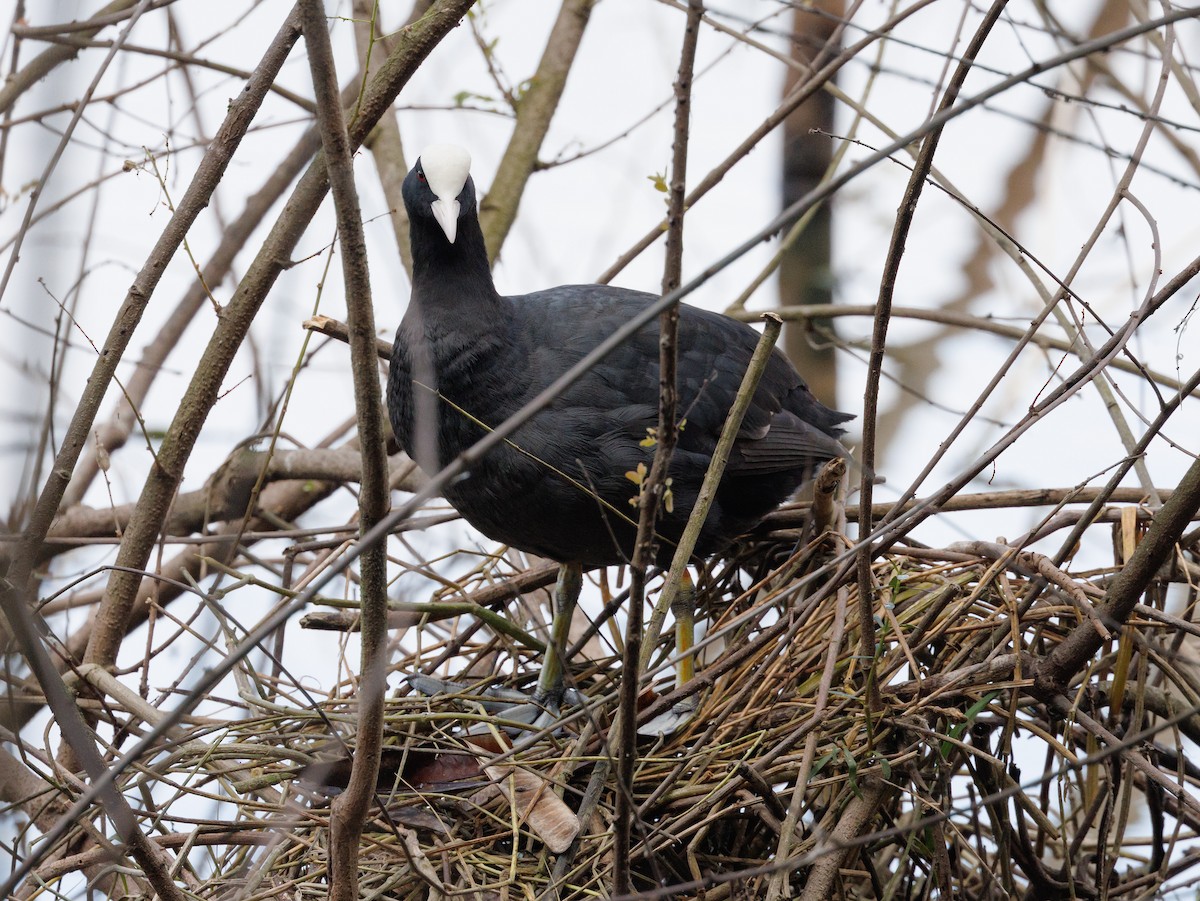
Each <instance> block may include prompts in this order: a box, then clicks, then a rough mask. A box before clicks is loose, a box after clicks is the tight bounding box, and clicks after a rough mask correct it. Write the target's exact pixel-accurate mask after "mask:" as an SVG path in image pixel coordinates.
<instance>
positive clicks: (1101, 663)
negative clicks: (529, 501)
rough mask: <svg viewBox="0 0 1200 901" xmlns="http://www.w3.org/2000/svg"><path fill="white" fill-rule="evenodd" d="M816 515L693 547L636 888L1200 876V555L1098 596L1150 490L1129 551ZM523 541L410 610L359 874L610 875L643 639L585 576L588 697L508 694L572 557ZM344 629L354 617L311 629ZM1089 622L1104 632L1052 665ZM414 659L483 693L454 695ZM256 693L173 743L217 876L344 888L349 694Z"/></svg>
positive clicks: (634, 874)
mask: <svg viewBox="0 0 1200 901" xmlns="http://www.w3.org/2000/svg"><path fill="white" fill-rule="evenodd" d="M803 514H804V511H803V510H792V511H790V512H789V511H786V510H785V511H782V512H781V513H779V514H777V515H776V516H775V517H773V519H772V520H771V522H769V523H768V524H767V528H766V529H765V530H764V531H762V532H761V533H760V534H759V535H758V536H756V537H755V539H754V540H753V541H752V542H750V543H746V544H742V545H740V546H738V547H737V548H736V549H735V551H734V553H732V554H731V555H730V556H728V557H726V558H724V559H720V560H716V561H712V562H710V564H709V565H708V567H707V568H706V569H705V570H704V571H703V572H701V573H700V575H699V578H698V579H697V582H696V606H697V608H698V610H699V612H700V614H701V616H702V618H703V617H707V627H706V630H705V637H704V639H703V640H702V641H701V642H700V644H699V646H698V654H699V655H700V658H701V661H700V664H699V666H698V676H697V678H696V680H695V681H694V682H693V683H691V684H690V685H689V686H686V687H685V688H683V689H676V688H675V687H674V682H673V680H672V673H671V666H670V658H671V657H672V654H673V651H674V641H673V636H672V635H671V633H670V630H669V629H668V630H664V631H663V634H662V636H661V637H659V638H658V646H657V647H656V649H655V651H656V653H655V655H654V656H653V660H654V664H653V665H652V667H651V672H650V674H649V675H648V676H647V677H646V679H647V682H648V684H649V685H650V688H648V689H647V690H645V691H644V692H643V694H642V697H641V699H640V703H641V705H642V707H643V710H642V714H641V718H642V719H643V720H644V719H646V718H648V717H650V716H653V715H654V714H655V713H656V712H661V711H663V710H665V709H669V708H670V707H671V705H672V704H675V703H678V702H679V701H680V700H681V699H684V700H685V704H686V703H691V704H693V705H694V713H693V715H692V716H691V718H690V719H688V720H687V721H686V722H684V723H683V724H681V725H680V726H678V728H676V729H675V731H673V732H671V733H670V734H667V735H661V736H651V737H640V738H639V739H638V741H637V742H636V747H637V756H636V767H635V769H634V780H633V785H632V809H633V810H634V811H635V814H636V817H635V821H634V823H633V826H632V835H633V842H632V846H631V848H630V851H629V855H628V858H627V865H628V867H629V870H630V874H631V878H632V882H633V884H634V886H635V889H636V890H637V892H639V893H640V896H643V897H673V898H706V899H713V898H789V897H813V898H819V897H845V898H873V897H897V898H900V897H903V898H926V897H964V898H1010V897H1018V896H1021V895H1027V896H1029V897H1039V898H1052V897H1063V898H1067V897H1074V898H1088V897H1101V896H1104V897H1114V898H1115V897H1144V896H1146V895H1148V894H1153V893H1154V891H1155V890H1156V889H1158V888H1161V887H1162V886H1163V885H1164V884H1166V883H1167V882H1170V883H1171V884H1172V885H1180V884H1186V883H1187V882H1188V881H1189V876H1188V874H1189V872H1191V871H1192V870H1194V869H1195V868H1196V867H1197V865H1198V864H1200V857H1198V856H1197V855H1196V854H1193V853H1190V852H1185V851H1183V850H1182V849H1184V848H1186V847H1187V842H1188V841H1189V839H1191V838H1192V837H1193V835H1194V832H1193V830H1194V829H1196V828H1197V826H1198V825H1200V810H1197V809H1196V804H1195V802H1194V801H1192V800H1191V798H1190V797H1189V795H1188V792H1187V788H1188V787H1189V786H1191V785H1192V783H1194V782H1195V781H1196V779H1197V778H1198V776H1200V773H1197V770H1196V767H1195V765H1194V764H1193V763H1192V762H1191V761H1190V760H1189V759H1188V754H1187V751H1186V746H1187V745H1188V742H1189V741H1194V740H1200V722H1198V721H1197V717H1196V716H1195V715H1194V714H1190V713H1189V709H1188V708H1190V707H1191V706H1192V705H1194V704H1195V703H1196V698H1197V697H1198V696H1200V679H1197V675H1196V673H1195V672H1194V668H1193V667H1192V666H1191V664H1190V662H1189V660H1188V654H1187V653H1186V645H1185V644H1184V642H1185V640H1186V639H1187V637H1188V636H1189V635H1192V634H1195V633H1196V632H1197V631H1198V627H1197V626H1196V625H1192V624H1191V622H1190V618H1191V614H1192V612H1193V608H1194V605H1195V602H1196V599H1197V595H1196V591H1197V589H1196V582H1195V581H1192V580H1191V579H1192V576H1193V575H1194V573H1195V567H1194V565H1192V564H1190V563H1189V562H1188V555H1186V554H1184V553H1182V552H1179V551H1177V552H1176V553H1175V554H1174V555H1173V558H1172V562H1171V563H1170V564H1169V565H1168V566H1166V567H1163V568H1161V569H1160V570H1159V572H1158V573H1157V574H1156V577H1155V579H1154V580H1153V581H1152V583H1151V585H1150V586H1149V588H1148V589H1147V590H1145V591H1143V592H1142V593H1141V594H1140V596H1139V600H1138V603H1137V605H1136V607H1134V608H1133V610H1132V613H1131V614H1130V615H1129V616H1128V617H1127V618H1126V619H1125V621H1124V622H1113V621H1112V620H1111V617H1110V613H1111V611H1110V610H1109V609H1108V608H1107V607H1106V606H1105V605H1106V604H1107V603H1108V599H1109V595H1110V589H1111V586H1112V584H1113V580H1114V576H1115V575H1116V574H1117V573H1118V572H1120V570H1121V568H1122V566H1123V564H1124V562H1125V557H1126V556H1127V555H1128V554H1129V553H1130V552H1131V551H1132V549H1134V548H1136V546H1137V543H1138V541H1139V540H1140V538H1141V537H1142V535H1143V534H1144V532H1145V530H1146V527H1147V523H1148V522H1149V521H1150V516H1149V514H1148V512H1147V511H1145V510H1144V509H1141V508H1139V507H1137V506H1136V505H1130V506H1127V507H1124V508H1118V507H1109V508H1106V510H1105V514H1104V515H1103V516H1101V517H1100V519H1101V520H1102V521H1103V520H1104V519H1108V520H1110V521H1112V525H1111V526H1109V528H1111V529H1112V530H1113V535H1114V557H1113V562H1112V565H1111V566H1110V567H1108V568H1104V569H1093V570H1089V571H1086V572H1081V571H1074V570H1073V569H1071V567H1070V564H1069V563H1068V564H1064V565H1061V566H1055V565H1053V563H1052V561H1050V560H1048V559H1046V558H1043V557H1040V556H1038V555H1037V554H1034V553H1031V552H1020V553H1018V552H1015V551H1014V550H1013V549H1012V548H1009V547H1007V546H1006V545H1002V544H990V543H982V542H972V543H965V544H960V545H955V546H952V547H949V548H943V549H933V548H928V547H919V546H916V545H905V544H900V543H898V544H896V545H895V546H894V547H893V548H892V549H891V550H890V551H889V552H888V553H886V554H885V555H883V556H880V557H878V558H877V559H876V560H875V561H874V562H873V564H872V565H871V567H870V573H869V579H867V580H866V581H865V583H864V579H863V575H864V574H863V573H862V572H859V571H856V567H855V565H854V559H853V557H852V556H848V555H849V554H850V553H851V552H850V551H848V549H849V548H850V543H849V541H848V540H846V539H845V538H844V537H842V536H841V535H839V534H838V533H837V531H836V530H834V531H831V532H828V533H826V535H825V538H824V539H823V540H821V539H818V540H805V536H804V535H803V533H802V532H798V531H795V530H796V529H798V528H799V527H800V526H801V524H802V523H803V520H804V516H803ZM1092 528H1093V529H1101V528H1106V527H1105V526H1103V525H1094V526H1092ZM798 539H799V540H800V543H797V541H798ZM502 561H503V558H502V559H501V561H499V562H498V561H495V560H493V561H491V565H490V566H488V567H481V568H480V569H478V570H477V571H476V572H475V573H474V575H473V576H472V578H471V579H470V580H467V579H464V580H462V581H461V582H460V584H456V585H453V586H448V587H447V588H446V589H445V590H444V591H443V592H441V593H440V597H435V598H433V599H432V601H430V599H428V598H427V599H424V600H423V601H422V603H421V604H412V605H409V606H408V607H405V608H404V609H399V610H397V611H396V612H394V613H393V616H394V617H395V618H396V621H395V622H394V623H393V625H396V626H400V627H404V628H406V629H407V630H408V633H409V635H410V636H416V635H419V640H417V641H413V642H411V643H410V642H407V641H398V642H397V643H396V644H395V645H394V648H393V658H394V660H395V673H396V674H397V675H396V677H394V678H393V679H392V680H391V683H390V691H389V695H388V700H387V703H386V717H387V725H386V738H385V745H386V748H385V752H384V755H383V762H382V768H381V772H380V777H379V783H378V801H379V803H378V804H377V805H376V806H375V808H374V815H373V819H372V821H371V822H369V823H368V824H367V826H366V829H365V831H364V835H363V844H362V853H361V859H360V867H361V873H360V880H361V891H362V897H374V898H396V899H401V898H403V899H417V898H422V899H423V898H439V897H445V898H449V897H456V898H457V897H461V898H481V899H492V898H496V899H500V898H593V897H607V896H608V895H609V893H610V892H611V887H612V885H613V878H614V874H613V869H614V866H615V865H616V864H617V860H616V856H617V852H616V850H615V846H614V839H613V834H614V832H613V827H614V823H615V819H616V817H617V808H618V803H617V802H618V793H619V792H620V791H621V790H622V789H621V786H620V785H619V782H618V779H617V776H616V772H617V769H616V766H615V765H614V754H615V753H616V751H615V750H614V748H613V747H612V746H611V739H612V737H613V729H614V726H613V724H614V723H615V722H616V721H617V719H618V716H617V714H618V704H619V700H618V698H619V691H618V686H619V683H620V680H621V678H622V672H621V654H620V648H619V642H620V638H621V635H620V629H619V628H618V627H616V626H615V625H614V622H615V620H612V619H610V620H609V621H607V622H606V621H603V620H605V618H606V617H611V615H612V613H613V611H615V610H619V609H620V604H619V601H620V599H621V595H620V588H621V585H619V584H617V585H614V586H611V587H610V586H608V585H606V584H605V583H604V582H603V581H602V579H603V577H602V576H599V575H597V574H593V575H592V576H591V579H592V580H593V584H599V585H600V589H601V590H600V591H598V592H595V593H596V594H599V596H600V601H598V602H597V603H595V604H594V605H593V607H592V612H591V617H590V619H591V620H593V622H591V623H589V622H586V621H585V620H584V619H583V618H582V616H581V618H580V620H579V621H578V622H577V623H576V625H577V626H578V627H579V628H577V629H576V630H575V637H576V638H577V639H579V640H578V641H577V642H576V643H577V645H579V646H578V647H577V648H576V650H575V653H574V655H573V657H572V659H571V661H570V663H569V680H570V683H571V684H572V685H573V686H574V688H575V689H577V691H578V692H579V695H580V703H579V705H578V706H568V707H567V708H566V709H565V710H564V711H563V714H562V717H561V720H560V721H559V722H558V723H557V724H556V725H555V727H554V728H552V729H546V730H542V731H541V732H538V733H510V732H506V731H504V730H503V729H502V728H500V725H499V723H498V721H497V718H496V716H495V714H494V713H492V712H489V709H487V708H486V707H485V704H486V702H487V698H486V696H485V689H487V688H489V687H493V686H503V687H505V688H511V689H517V690H525V691H527V690H529V689H530V687H531V685H532V681H533V679H534V678H535V672H536V663H537V660H538V658H539V654H538V652H537V642H536V640H534V639H531V638H530V637H529V636H531V635H533V636H536V635H537V634H538V629H537V628H534V626H535V625H536V626H540V627H541V628H542V629H544V626H545V623H544V620H545V617H546V611H547V607H548V605H547V597H546V595H545V592H546V589H545V587H544V586H546V585H547V584H548V583H549V582H550V580H551V579H552V578H553V572H554V570H553V567H552V566H548V565H545V564H542V565H533V566H532V567H531V568H529V569H525V570H512V571H505V572H502V571H501V567H502ZM609 575H610V576H611V575H612V574H611V573H610V574H609ZM864 584H866V585H867V587H868V590H869V596H867V597H865V598H864V597H862V596H861V595H860V590H861V588H862V587H863V585H864ZM1171 585H1174V588H1173V589H1171V591H1170V595H1171V599H1172V604H1171V606H1172V609H1173V610H1174V611H1175V612H1174V613H1169V612H1167V611H1166V610H1165V609H1164V599H1165V598H1166V597H1167V596H1168V588H1169V587H1170V586H1171ZM1181 585H1182V588H1181V587H1180V586H1181ZM653 588H654V582H653V581H652V582H651V589H652V591H651V596H650V599H649V600H650V602H652V601H653ZM1181 591H1182V592H1186V597H1183V598H1182V603H1180V600H1181V594H1180V593H1181ZM606 601H611V602H610V603H605V602H606ZM439 602H440V603H441V606H439ZM401 606H403V605H401ZM864 616H869V620H868V621H867V623H866V626H867V628H866V629H865V630H864V619H863V617H864ZM618 617H619V614H618ZM339 618H340V619H339ZM595 620H601V621H600V622H594V621H595ZM702 621H703V619H702ZM339 623H340V626H341V627H344V626H346V625H347V624H349V623H352V618H351V619H350V620H347V619H346V615H345V614H344V613H334V614H332V615H329V616H321V615H317V616H314V617H313V618H312V619H310V621H309V622H308V623H307V625H309V626H317V627H324V628H334V627H339ZM505 623H511V624H514V626H515V627H513V626H505V625H504V624H505ZM589 625H591V628H588V626H589ZM1089 630H1090V633H1091V635H1094V636H1095V638H1094V640H1093V639H1092V638H1091V637H1090V636H1089ZM401 631H403V629H402V630H401ZM393 634H397V633H393ZM542 634H544V631H543V632H542ZM1073 641H1074V642H1078V641H1084V642H1085V643H1086V642H1090V643H1091V645H1093V646H1094V647H1095V648H1096V650H1095V652H1094V653H1090V654H1089V655H1088V656H1087V659H1086V663H1085V664H1084V665H1082V666H1078V667H1077V668H1076V669H1075V670H1073V671H1066V672H1062V673H1059V672H1057V671H1054V672H1052V673H1051V674H1050V675H1048V672H1049V671H1050V664H1051V663H1052V662H1055V661H1058V662H1061V660H1060V657H1061V654H1062V652H1061V651H1060V650H1059V649H1061V648H1064V647H1066V646H1067V645H1068V644H1069V643H1070V642H1073ZM404 648H406V649H404ZM414 648H415V649H414ZM1056 654H1058V655H1059V656H1056ZM408 673H437V674H440V675H443V676H447V677H450V678H453V679H456V680H457V681H459V682H460V683H461V684H462V685H463V686H464V687H463V688H462V689H461V690H459V691H450V692H446V693H442V694H438V695H436V696H432V697H429V696H425V695H422V694H420V693H417V692H415V691H413V690H411V689H410V688H409V687H408V685H407V683H406V682H405V681H404V680H403V679H402V678H400V675H401V674H408ZM1051 675H1054V676H1058V680H1057V681H1054V680H1053V679H1052V678H1051ZM251 696H253V697H254V698H255V700H254V701H253V702H252V703H249V702H248V703H247V705H246V708H247V709H246V710H245V711H244V713H245V716H244V717H243V718H241V719H240V720H237V721H224V722H222V723H220V724H219V727H218V726H217V725H216V724H214V726H213V734H207V735H206V734H205V731H204V730H203V729H200V728H198V729H197V730H196V731H195V732H194V733H193V735H194V739H193V740H192V741H191V742H187V743H184V744H182V745H180V746H179V747H178V748H177V749H176V751H175V753H174V755H173V756H172V757H171V758H170V759H169V761H168V762H167V764H166V767H167V769H168V771H169V775H168V776H167V778H169V779H173V780H174V781H175V782H176V784H177V785H178V786H179V791H180V792H181V793H182V794H187V793H194V794H196V795H199V796H202V797H204V798H206V799H217V800H220V801H221V802H223V803H225V804H233V805H235V812H234V813H233V814H232V815H231V816H228V817H225V816H222V817H221V818H219V819H214V820H213V821H212V822H211V823H207V824H205V825H203V826H201V827H200V828H199V829H198V831H197V833H196V834H197V836H198V838H197V841H199V842H200V843H201V844H206V845H211V846H212V851H211V853H212V855H213V867H212V871H213V872H215V873H217V874H220V875H219V876H217V877H214V878H213V879H212V882H211V883H210V884H208V885H205V886H202V887H200V894H201V896H204V897H222V896H227V895H228V896H233V895H234V894H236V895H237V896H238V897H241V898H247V899H254V898H269V897H283V898H306V897H314V898H316V897H324V896H325V893H326V892H327V890H328V883H327V875H328V874H327V869H326V861H327V856H326V855H327V847H328V840H329V809H330V808H329V804H330V799H331V798H332V797H333V796H335V795H336V794H337V793H338V791H339V790H340V787H341V786H343V785H344V784H345V779H346V776H347V773H348V770H349V766H350V759H351V757H352V754H353V748H354V744H355V738H354V724H355V720H356V692H355V688H354V686H352V685H349V684H347V685H343V686H341V687H340V688H339V689H338V690H336V691H335V692H334V693H332V694H331V695H329V696H322V697H318V698H315V699H313V698H310V697H309V698H306V697H304V696H302V695H300V693H299V692H298V688H296V687H293V688H292V690H291V691H290V693H289V691H287V690H279V687H278V686H277V685H276V686H272V689H271V691H269V692H268V691H265V690H264V689H263V686H261V685H259V686H250V687H249V688H248V690H246V691H243V692H242V697H243V698H244V699H245V698H248V697H251ZM689 698H690V699H692V700H691V701H690V702H689V701H687V700H686V699H689ZM131 778H136V776H135V777H131ZM223 809H229V808H223Z"/></svg>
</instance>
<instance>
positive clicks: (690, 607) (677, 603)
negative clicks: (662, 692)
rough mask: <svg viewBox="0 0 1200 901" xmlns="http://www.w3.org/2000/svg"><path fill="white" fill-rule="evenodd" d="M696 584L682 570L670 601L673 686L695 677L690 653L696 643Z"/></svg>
mask: <svg viewBox="0 0 1200 901" xmlns="http://www.w3.org/2000/svg"><path fill="white" fill-rule="evenodd" d="M695 601H696V586H695V585H694V584H693V583H692V577H691V575H690V574H689V573H688V572H687V570H684V572H683V575H682V576H681V577H680V579H679V592H678V593H677V594H676V595H675V598H674V600H672V601H671V614H672V615H673V616H674V617H675V653H676V654H677V655H678V660H677V661H676V663H675V686H676V687H677V688H680V687H682V686H684V685H687V684H688V683H689V682H691V681H692V679H694V678H695V677H696V657H695V655H694V654H692V653H691V650H692V648H693V647H694V646H695V643H696V607H695Z"/></svg>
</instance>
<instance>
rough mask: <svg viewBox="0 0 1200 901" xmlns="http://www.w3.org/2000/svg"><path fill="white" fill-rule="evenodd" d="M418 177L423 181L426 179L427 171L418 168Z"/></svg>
mask: <svg viewBox="0 0 1200 901" xmlns="http://www.w3.org/2000/svg"><path fill="white" fill-rule="evenodd" d="M417 178H419V179H421V181H424V180H425V172H424V170H422V169H418V170H417Z"/></svg>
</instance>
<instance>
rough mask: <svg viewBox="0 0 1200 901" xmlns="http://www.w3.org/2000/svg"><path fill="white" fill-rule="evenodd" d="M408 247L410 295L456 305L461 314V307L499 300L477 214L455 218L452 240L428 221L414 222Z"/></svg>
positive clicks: (451, 306) (428, 302)
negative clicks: (455, 226) (411, 256)
mask: <svg viewBox="0 0 1200 901" xmlns="http://www.w3.org/2000/svg"><path fill="white" fill-rule="evenodd" d="M412 251H413V289H414V290H413V295H414V297H416V298H418V299H419V300H420V301H421V302H422V303H423V304H425V305H434V306H436V307H438V308H440V309H442V310H449V309H457V311H458V315H459V316H461V315H462V310H463V307H472V306H483V307H490V306H493V305H495V304H496V303H499V301H500V295H499V294H497V293H496V287H495V285H494V284H493V282H492V272H491V268H490V267H489V265H488V257H487V247H486V246H485V245H484V241H483V231H482V230H481V229H480V227H479V220H478V219H477V218H475V217H472V216H465V217H463V218H462V219H461V220H459V230H458V236H457V239H456V240H455V242H454V243H453V244H451V243H450V242H448V241H447V240H446V237H445V235H443V234H442V233H441V231H440V230H439V229H438V227H437V226H436V225H434V224H433V223H431V222H430V223H426V222H422V223H420V224H419V225H414V227H413V232H412Z"/></svg>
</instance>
